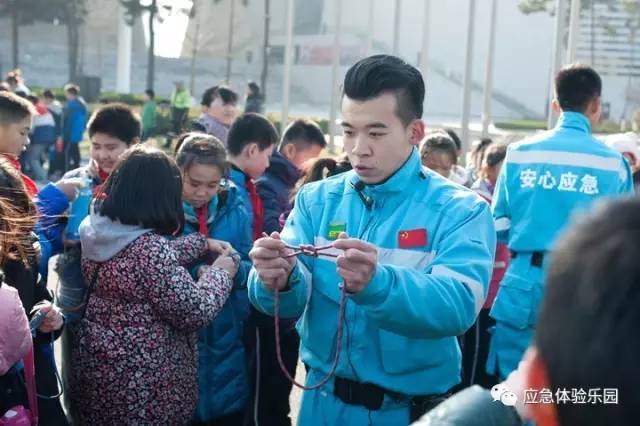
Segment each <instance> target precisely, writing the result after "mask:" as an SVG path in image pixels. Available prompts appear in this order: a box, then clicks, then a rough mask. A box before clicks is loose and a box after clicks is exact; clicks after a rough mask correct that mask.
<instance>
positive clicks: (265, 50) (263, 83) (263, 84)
mask: <svg viewBox="0 0 640 426" xmlns="http://www.w3.org/2000/svg"><path fill="white" fill-rule="evenodd" d="M270 22H271V3H270V1H269V0H264V44H263V46H262V73H261V74H260V90H262V96H264V97H265V99H266V97H267V73H268V69H269V27H270Z"/></svg>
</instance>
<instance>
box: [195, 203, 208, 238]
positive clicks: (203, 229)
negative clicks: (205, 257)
mask: <svg viewBox="0 0 640 426" xmlns="http://www.w3.org/2000/svg"><path fill="white" fill-rule="evenodd" d="M194 210H195V212H196V217H197V218H198V232H199V233H201V234H202V235H204V236H205V237H207V238H208V237H209V226H208V225H207V216H209V214H208V213H209V206H208V205H206V204H205V205H204V206H202V207H200V208H197V209H194Z"/></svg>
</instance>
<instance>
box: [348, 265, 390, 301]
mask: <svg viewBox="0 0 640 426" xmlns="http://www.w3.org/2000/svg"><path fill="white" fill-rule="evenodd" d="M392 278H393V276H392V272H391V271H390V270H389V269H388V267H387V266H385V265H380V264H377V265H376V272H375V273H374V274H373V277H372V278H371V281H369V284H368V285H367V286H366V287H365V288H364V289H363V290H362V291H360V292H359V293H356V294H354V295H352V296H351V299H353V301H354V302H356V303H358V304H359V305H380V304H381V303H382V302H384V301H385V299H386V298H387V296H388V295H389V292H390V291H391V280H392Z"/></svg>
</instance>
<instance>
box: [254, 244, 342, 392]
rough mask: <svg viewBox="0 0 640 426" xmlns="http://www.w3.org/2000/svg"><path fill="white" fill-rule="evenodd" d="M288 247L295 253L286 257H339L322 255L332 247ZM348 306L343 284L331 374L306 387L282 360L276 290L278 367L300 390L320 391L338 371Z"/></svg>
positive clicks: (328, 254)
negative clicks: (292, 375)
mask: <svg viewBox="0 0 640 426" xmlns="http://www.w3.org/2000/svg"><path fill="white" fill-rule="evenodd" d="M263 236H264V237H268V235H267V234H263ZM286 247H287V248H289V249H292V250H293V253H291V254H289V255H287V256H285V257H295V256H298V255H300V254H302V255H305V256H312V257H319V256H326V257H338V255H337V254H333V253H320V252H321V251H325V250H328V249H330V248H332V247H333V246H331V245H328V246H322V247H315V246H313V245H310V244H301V245H300V246H298V247H292V246H289V245H286ZM346 304H347V286H346V284H345V283H344V282H343V283H342V285H341V286H340V306H339V308H338V330H337V331H336V337H335V341H334V344H335V348H336V352H335V355H334V357H333V363H332V364H331V368H330V370H329V373H327V375H326V376H324V377H323V378H322V379H321V380H320V381H319V382H318V383H316V384H315V385H311V386H306V385H303V384H301V383H298V382H297V381H296V379H295V378H293V377H291V374H289V370H287V367H286V366H285V365H284V361H283V360H282V350H281V348H280V327H279V326H280V290H279V289H275V290H274V295H273V321H274V325H275V327H276V357H277V358H278V365H279V366H280V370H282V373H283V374H284V375H285V377H286V378H287V379H289V381H290V382H291V383H293V384H294V385H295V386H297V387H299V388H300V389H303V390H314V389H318V388H319V387H321V386H323V385H324V384H325V383H327V382H328V381H329V380H330V379H331V377H333V375H334V374H335V372H336V370H337V369H338V363H339V361H340V351H341V350H342V329H343V325H344V313H345V307H346Z"/></svg>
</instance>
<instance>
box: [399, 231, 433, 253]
mask: <svg viewBox="0 0 640 426" xmlns="http://www.w3.org/2000/svg"><path fill="white" fill-rule="evenodd" d="M426 245H427V230H426V229H424V228H422V229H411V230H408V231H400V232H398V246H400V248H412V247H424V246H426Z"/></svg>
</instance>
